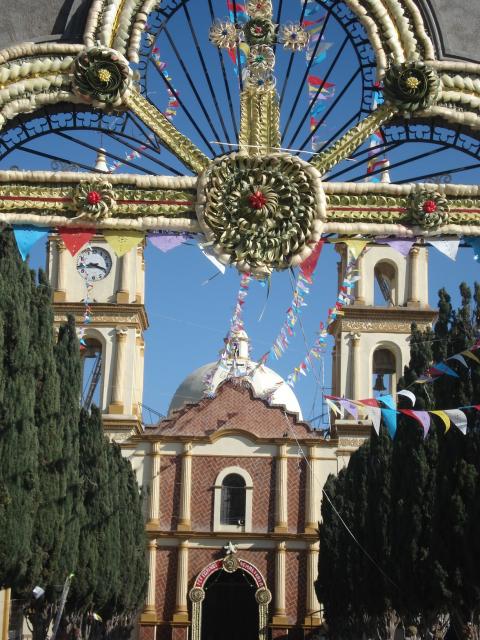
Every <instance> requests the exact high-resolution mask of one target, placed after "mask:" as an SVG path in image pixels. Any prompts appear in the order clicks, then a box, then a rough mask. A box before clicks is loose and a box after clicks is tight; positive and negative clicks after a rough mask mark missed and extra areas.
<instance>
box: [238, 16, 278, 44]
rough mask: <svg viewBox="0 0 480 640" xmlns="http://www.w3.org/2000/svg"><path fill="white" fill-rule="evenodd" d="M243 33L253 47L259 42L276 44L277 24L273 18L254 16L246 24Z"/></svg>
mask: <svg viewBox="0 0 480 640" xmlns="http://www.w3.org/2000/svg"><path fill="white" fill-rule="evenodd" d="M243 33H244V37H245V40H246V42H247V44H249V45H250V46H251V47H253V46H255V45H258V44H267V45H271V44H275V40H276V33H275V25H274V24H273V22H272V21H271V20H263V19H261V18H253V20H249V21H248V22H247V23H246V24H245V25H244V27H243Z"/></svg>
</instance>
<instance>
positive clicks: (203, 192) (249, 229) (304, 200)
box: [197, 153, 326, 276]
mask: <svg viewBox="0 0 480 640" xmlns="http://www.w3.org/2000/svg"><path fill="white" fill-rule="evenodd" d="M198 203H199V204H198V205H197V214H198V217H199V222H200V224H201V226H202V229H203V231H204V233H205V236H206V238H207V241H208V243H209V244H210V245H211V246H212V249H213V251H214V252H215V254H216V255H217V257H218V258H219V260H221V261H222V262H223V263H225V264H228V263H231V264H233V265H235V266H236V267H237V268H238V269H239V270H240V271H245V272H251V273H253V274H254V275H258V276H263V275H266V274H268V273H270V272H271V271H272V270H273V269H286V268H288V267H290V266H295V265H298V264H300V263H301V262H303V260H305V259H306V258H307V257H308V256H309V255H310V253H311V251H312V249H313V247H314V246H315V244H316V243H317V242H318V240H319V239H320V235H321V231H322V227H323V222H322V221H323V220H324V219H325V217H326V199H325V194H324V192H323V189H322V186H321V178H320V174H319V173H318V171H317V170H316V169H315V168H314V167H312V166H311V165H309V164H307V163H306V162H304V161H302V160H300V159H299V158H297V157H293V156H289V155H286V154H278V155H270V156H265V157H263V158H256V157H248V156H246V155H243V154H237V153H234V154H231V155H230V156H224V157H222V158H219V159H218V160H216V161H214V162H213V163H212V165H211V166H210V167H209V168H208V169H207V170H206V171H205V173H204V174H203V175H202V176H201V177H200V179H199V183H198Z"/></svg>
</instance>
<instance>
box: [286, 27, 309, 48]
mask: <svg viewBox="0 0 480 640" xmlns="http://www.w3.org/2000/svg"><path fill="white" fill-rule="evenodd" d="M279 40H280V42H281V43H282V44H283V46H284V47H285V49H288V50H290V51H294V52H298V51H301V50H302V49H304V48H305V47H306V46H307V44H308V41H309V35H308V32H307V31H305V29H304V28H303V27H302V25H301V24H286V25H285V26H283V27H282V28H281V30H280V36H279Z"/></svg>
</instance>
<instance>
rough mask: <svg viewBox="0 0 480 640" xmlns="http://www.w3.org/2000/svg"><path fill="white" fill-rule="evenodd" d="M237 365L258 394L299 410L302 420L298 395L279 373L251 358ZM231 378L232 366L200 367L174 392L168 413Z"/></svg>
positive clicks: (197, 400)
mask: <svg viewBox="0 0 480 640" xmlns="http://www.w3.org/2000/svg"><path fill="white" fill-rule="evenodd" d="M237 366H238V368H240V369H244V371H243V372H242V374H243V375H238V373H237V377H242V378H244V379H245V380H247V381H248V382H249V383H250V384H251V386H252V388H253V392H254V394H255V395H256V396H257V397H259V398H267V399H268V400H269V403H270V404H271V405H273V406H285V408H286V409H287V410H288V411H291V412H292V413H296V414H297V415H298V419H299V420H303V417H302V410H301V409H300V405H299V403H298V400H297V397H296V396H295V394H294V393H293V390H292V389H291V388H290V387H289V386H288V384H287V383H286V382H285V380H283V378H281V377H280V376H279V375H278V373H275V371H272V370H271V369H269V368H268V367H265V366H264V365H258V363H256V362H253V361H252V360H247V361H246V363H244V364H243V365H237ZM231 377H233V376H232V375H231V369H229V368H228V367H227V368H225V367H223V366H221V365H220V366H219V364H218V362H211V363H210V364H205V365H203V367H199V368H198V369H196V370H195V371H194V372H193V373H191V374H190V375H189V376H187V377H186V378H185V380H184V381H183V382H182V384H181V385H180V386H179V387H178V389H177V390H176V391H175V394H174V396H173V398H172V401H171V403H170V406H169V408H168V413H169V414H170V413H171V412H172V411H175V410H176V409H181V408H182V407H183V406H184V405H185V404H186V403H191V402H199V401H200V400H201V399H202V398H203V397H204V396H205V395H206V393H207V392H208V393H214V392H215V391H216V390H217V388H218V387H219V386H220V385H221V384H222V382H224V381H225V380H227V379H228V378H231ZM209 378H210V379H211V381H209Z"/></svg>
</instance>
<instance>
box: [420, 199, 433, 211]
mask: <svg viewBox="0 0 480 640" xmlns="http://www.w3.org/2000/svg"><path fill="white" fill-rule="evenodd" d="M422 209H423V210H424V212H425V213H435V211H436V210H437V203H436V202H435V200H425V202H424V203H423V207H422Z"/></svg>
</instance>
